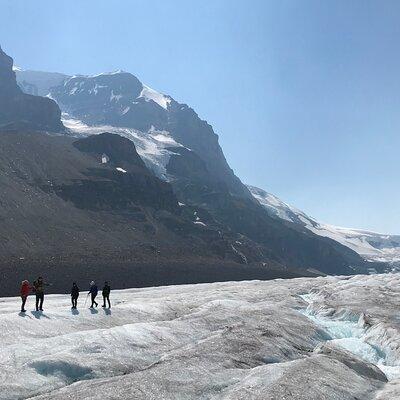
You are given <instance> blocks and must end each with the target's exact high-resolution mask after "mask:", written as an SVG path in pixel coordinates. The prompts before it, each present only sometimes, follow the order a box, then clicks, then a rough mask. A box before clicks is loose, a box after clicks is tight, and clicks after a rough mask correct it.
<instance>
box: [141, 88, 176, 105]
mask: <svg viewBox="0 0 400 400" xmlns="http://www.w3.org/2000/svg"><path fill="white" fill-rule="evenodd" d="M139 98H144V99H145V100H146V101H150V100H153V101H154V102H155V103H157V104H158V105H159V106H160V107H162V108H164V109H165V110H168V106H169V103H171V98H169V97H167V96H165V95H164V94H162V93H160V92H157V91H156V90H154V89H152V88H150V87H148V86H146V85H144V84H143V90H142V92H141V93H140V95H139Z"/></svg>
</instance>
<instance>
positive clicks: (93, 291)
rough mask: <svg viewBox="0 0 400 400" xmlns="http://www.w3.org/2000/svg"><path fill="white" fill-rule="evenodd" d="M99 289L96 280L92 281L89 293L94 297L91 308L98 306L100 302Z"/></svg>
mask: <svg viewBox="0 0 400 400" xmlns="http://www.w3.org/2000/svg"><path fill="white" fill-rule="evenodd" d="M98 292H99V290H98V289H97V285H96V284H95V282H94V281H92V282H90V289H89V294H90V295H91V298H92V305H91V306H90V308H93V306H96V307H97V306H98V303H97V302H96V296H97V293H98Z"/></svg>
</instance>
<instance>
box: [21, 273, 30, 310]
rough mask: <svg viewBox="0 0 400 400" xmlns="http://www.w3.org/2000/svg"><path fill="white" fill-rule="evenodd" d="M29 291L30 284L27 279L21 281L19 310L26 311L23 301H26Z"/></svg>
mask: <svg viewBox="0 0 400 400" xmlns="http://www.w3.org/2000/svg"><path fill="white" fill-rule="evenodd" d="M30 292H31V285H30V283H29V281H27V280H24V281H22V284H21V299H22V305H21V312H22V313H24V312H26V310H25V303H26V299H27V298H28V296H29V293H30Z"/></svg>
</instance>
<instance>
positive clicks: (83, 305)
mask: <svg viewBox="0 0 400 400" xmlns="http://www.w3.org/2000/svg"><path fill="white" fill-rule="evenodd" d="M88 298H89V293H88V294H87V296H86V299H85V304H84V305H83V307H84V308H85V307H86V303H87V299H88Z"/></svg>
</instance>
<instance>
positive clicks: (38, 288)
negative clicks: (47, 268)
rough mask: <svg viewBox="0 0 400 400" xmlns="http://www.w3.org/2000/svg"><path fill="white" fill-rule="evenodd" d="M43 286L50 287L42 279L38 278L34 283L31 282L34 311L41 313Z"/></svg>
mask: <svg viewBox="0 0 400 400" xmlns="http://www.w3.org/2000/svg"><path fill="white" fill-rule="evenodd" d="M45 286H50V284H49V283H45V282H44V281H43V278H42V277H41V276H39V278H37V279H36V281H35V282H33V290H34V291H35V294H36V311H43V301H44V288H45Z"/></svg>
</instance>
